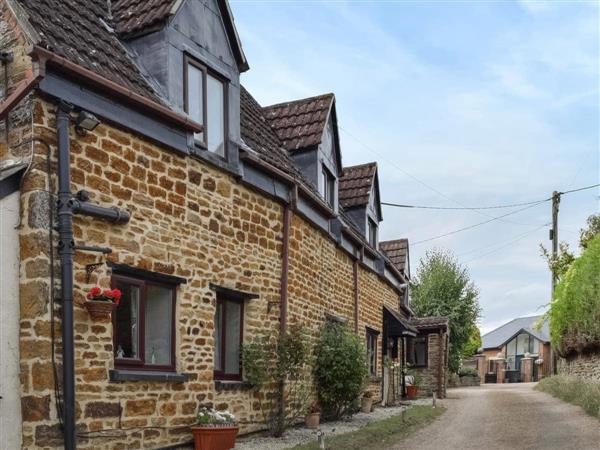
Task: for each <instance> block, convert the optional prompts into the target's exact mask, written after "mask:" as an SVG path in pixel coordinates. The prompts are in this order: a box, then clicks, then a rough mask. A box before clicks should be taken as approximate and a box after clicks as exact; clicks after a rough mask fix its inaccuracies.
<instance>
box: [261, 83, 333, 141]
mask: <svg viewBox="0 0 600 450" xmlns="http://www.w3.org/2000/svg"><path fill="white" fill-rule="evenodd" d="M334 99H335V97H334V95H333V94H324V95H318V96H316V97H310V98H304V99H301V100H294V101H291V102H285V103H278V104H276V105H270V106H265V107H264V108H263V110H264V113H265V117H266V118H267V120H268V121H269V123H270V124H271V126H272V127H273V130H274V131H275V133H277V136H278V137H279V140H280V141H281V143H282V144H283V146H284V147H285V148H286V149H287V150H290V151H293V150H298V149H303V148H307V147H311V146H314V145H319V144H320V143H321V139H322V137H323V130H324V129H325V125H326V124H327V117H328V116H329V111H330V110H331V106H332V103H333V101H334Z"/></svg>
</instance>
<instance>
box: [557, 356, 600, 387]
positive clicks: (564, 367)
mask: <svg viewBox="0 0 600 450" xmlns="http://www.w3.org/2000/svg"><path fill="white" fill-rule="evenodd" d="M558 373H559V374H561V375H569V376H575V377H580V378H584V379H586V380H588V381H600V352H599V353H591V354H587V355H577V356H573V357H571V358H568V359H564V358H559V359H558Z"/></svg>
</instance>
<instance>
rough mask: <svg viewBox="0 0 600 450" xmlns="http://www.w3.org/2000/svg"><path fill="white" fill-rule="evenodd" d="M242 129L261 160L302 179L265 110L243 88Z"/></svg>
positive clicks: (244, 136)
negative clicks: (264, 112) (268, 119)
mask: <svg viewBox="0 0 600 450" xmlns="http://www.w3.org/2000/svg"><path fill="white" fill-rule="evenodd" d="M240 127H241V134H242V139H243V141H244V142H245V143H246V145H248V146H249V147H250V148H251V149H252V150H254V151H255V152H257V153H258V154H259V155H260V157H261V158H263V159H264V160H265V161H267V162H268V163H269V164H272V165H274V166H275V167H277V168H278V169H280V170H283V171H284V172H286V173H287V174H289V175H292V176H294V177H296V178H299V177H300V172H299V171H298V170H297V169H296V167H295V166H294V164H293V163H292V161H291V159H290V157H289V155H288V154H287V150H285V149H284V148H283V146H282V145H281V142H280V141H279V138H278V137H277V135H276V134H275V132H274V131H273V129H272V128H271V126H270V125H269V122H268V121H267V120H266V119H265V117H264V115H263V109H262V108H261V106H260V105H259V104H258V102H257V101H256V100H255V99H254V97H252V95H251V94H250V93H249V92H248V91H247V90H246V88H244V87H243V86H242V87H241V92H240Z"/></svg>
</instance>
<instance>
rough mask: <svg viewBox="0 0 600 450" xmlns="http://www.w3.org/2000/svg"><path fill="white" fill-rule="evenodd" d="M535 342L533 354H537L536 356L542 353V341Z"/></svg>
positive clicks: (533, 340) (535, 340)
mask: <svg viewBox="0 0 600 450" xmlns="http://www.w3.org/2000/svg"><path fill="white" fill-rule="evenodd" d="M531 341H532V342H533V351H532V353H535V354H536V355H537V354H539V353H540V341H538V340H537V339H532V340H531Z"/></svg>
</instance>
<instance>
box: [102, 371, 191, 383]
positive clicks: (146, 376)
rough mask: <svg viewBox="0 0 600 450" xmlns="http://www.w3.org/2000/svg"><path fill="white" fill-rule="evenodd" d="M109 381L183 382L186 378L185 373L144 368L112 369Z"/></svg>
mask: <svg viewBox="0 0 600 450" xmlns="http://www.w3.org/2000/svg"><path fill="white" fill-rule="evenodd" d="M109 376H110V381H111V382H120V381H166V382H172V383H183V382H185V381H187V380H188V378H189V376H188V374H186V373H176V372H153V371H145V370H125V369H112V370H110V371H109Z"/></svg>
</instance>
